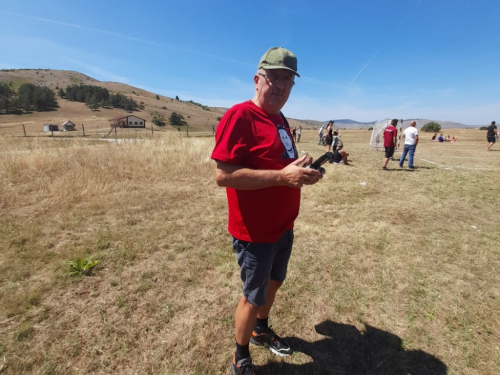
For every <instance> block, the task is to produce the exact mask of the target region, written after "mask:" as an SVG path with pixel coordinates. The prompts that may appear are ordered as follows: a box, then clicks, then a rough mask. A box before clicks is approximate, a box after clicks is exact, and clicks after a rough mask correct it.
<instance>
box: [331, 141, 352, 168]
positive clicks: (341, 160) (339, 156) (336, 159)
mask: <svg viewBox="0 0 500 375" xmlns="http://www.w3.org/2000/svg"><path fill="white" fill-rule="evenodd" d="M343 148H344V145H343V144H339V145H338V147H337V149H336V150H335V151H334V152H333V157H332V161H330V163H332V162H333V163H334V164H344V165H349V163H348V162H347V157H348V156H349V154H348V153H347V152H345V151H344V150H342V149H343Z"/></svg>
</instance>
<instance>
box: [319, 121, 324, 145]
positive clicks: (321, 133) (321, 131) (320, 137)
mask: <svg viewBox="0 0 500 375" xmlns="http://www.w3.org/2000/svg"><path fill="white" fill-rule="evenodd" d="M324 128H325V127H324V126H323V125H321V128H319V133H318V134H319V139H318V145H320V144H321V140H322V139H323V129H324Z"/></svg>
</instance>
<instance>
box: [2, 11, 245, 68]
mask: <svg viewBox="0 0 500 375" xmlns="http://www.w3.org/2000/svg"><path fill="white" fill-rule="evenodd" d="M0 13H3V14H7V15H10V16H17V17H24V18H30V19H33V20H37V21H43V22H49V23H54V24H57V25H62V26H67V27H74V28H77V29H84V30H90V31H94V32H97V33H101V34H107V35H113V36H116V37H118V38H123V39H128V40H133V41H135V42H139V43H145V44H150V45H153V46H157V47H163V48H168V49H174V50H178V51H183V52H187V53H193V54H197V55H201V56H205V57H210V58H213V59H217V60H223V61H228V62H233V63H238V64H242V65H250V64H248V63H246V62H242V61H238V60H233V59H227V58H225V57H220V56H215V55H211V54H208V53H204V52H200V51H196V50H191V49H187V48H180V47H175V46H171V45H168V44H164V43H158V42H153V41H150V40H146V39H141V38H136V37H133V36H129V35H125V34H119V33H115V32H113V31H107V30H102V29H97V28H94V27H88V26H82V25H77V24H73V23H67V22H61V21H56V20H51V19H48V18H42V17H34V16H28V15H24V14H17V13H11V12H5V11H3V10H0Z"/></svg>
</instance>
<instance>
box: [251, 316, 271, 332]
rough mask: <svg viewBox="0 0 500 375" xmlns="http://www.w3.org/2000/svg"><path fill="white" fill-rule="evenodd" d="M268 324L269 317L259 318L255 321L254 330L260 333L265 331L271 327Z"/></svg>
mask: <svg viewBox="0 0 500 375" xmlns="http://www.w3.org/2000/svg"><path fill="white" fill-rule="evenodd" d="M268 324H269V318H265V319H259V318H257V321H256V322H255V327H254V329H253V330H254V331H255V333H258V334H261V333H264V332H266V331H267V329H268V328H269V326H268Z"/></svg>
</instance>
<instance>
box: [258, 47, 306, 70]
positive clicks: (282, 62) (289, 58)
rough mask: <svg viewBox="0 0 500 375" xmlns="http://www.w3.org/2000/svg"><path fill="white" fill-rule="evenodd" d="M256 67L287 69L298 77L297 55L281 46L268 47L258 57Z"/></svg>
mask: <svg viewBox="0 0 500 375" xmlns="http://www.w3.org/2000/svg"><path fill="white" fill-rule="evenodd" d="M257 69H287V70H291V71H292V72H294V73H295V75H296V76H297V77H300V76H299V73H297V56H295V54H294V53H293V52H292V51H289V50H287V49H286V48H283V47H271V48H269V49H268V50H267V52H266V53H265V54H264V56H262V58H261V59H260V62H259V66H258V67H257Z"/></svg>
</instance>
